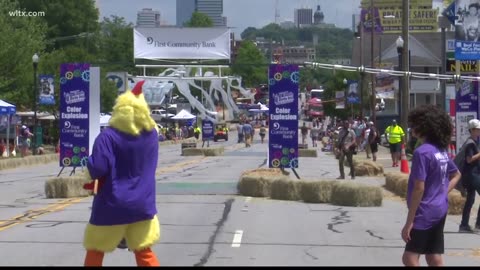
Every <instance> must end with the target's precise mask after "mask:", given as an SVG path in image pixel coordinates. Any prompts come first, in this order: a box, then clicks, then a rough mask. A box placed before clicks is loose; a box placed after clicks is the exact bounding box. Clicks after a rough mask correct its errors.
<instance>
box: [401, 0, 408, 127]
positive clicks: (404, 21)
mask: <svg viewBox="0 0 480 270" xmlns="http://www.w3.org/2000/svg"><path fill="white" fill-rule="evenodd" d="M409 15H410V0H403V1H402V38H403V42H404V43H403V51H402V66H403V70H404V71H405V74H404V75H403V78H402V80H403V85H402V86H403V89H400V91H402V100H401V101H402V113H401V116H400V123H401V126H402V129H403V130H404V132H407V128H408V112H409V110H410V83H409V78H410V76H409V75H410V74H409V73H410V62H409V60H410V59H409V58H410V57H409V55H410V53H409V52H410V48H409V46H408V43H409V42H408V32H409V27H410V25H409V21H408V20H409Z"/></svg>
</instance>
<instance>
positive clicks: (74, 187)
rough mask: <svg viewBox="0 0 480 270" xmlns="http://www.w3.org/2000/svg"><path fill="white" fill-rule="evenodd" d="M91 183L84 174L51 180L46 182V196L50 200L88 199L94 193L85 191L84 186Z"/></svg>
mask: <svg viewBox="0 0 480 270" xmlns="http://www.w3.org/2000/svg"><path fill="white" fill-rule="evenodd" d="M90 181H91V180H88V179H87V178H86V177H85V175H82V174H81V175H78V176H67V177H54V178H50V179H48V180H47V181H46V182H45V196H46V197H47V198H49V199H51V198H73V197H87V196H89V195H91V193H92V192H91V191H89V190H85V189H84V188H83V185H84V184H86V183H88V182H90Z"/></svg>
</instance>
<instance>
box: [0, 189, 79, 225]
mask: <svg viewBox="0 0 480 270" xmlns="http://www.w3.org/2000/svg"><path fill="white" fill-rule="evenodd" d="M85 198H87V197H81V198H70V199H66V200H62V201H59V202H56V203H54V204H51V205H49V206H47V207H44V208H40V209H33V210H28V211H26V212H25V213H24V214H23V215H19V216H15V217H13V218H10V219H8V220H5V221H3V222H1V223H0V231H3V230H6V229H8V228H11V227H13V226H15V225H19V224H22V223H25V222H27V221H31V220H33V219H35V218H37V217H39V216H42V215H45V214H48V213H52V212H57V211H60V210H62V209H64V208H66V207H67V206H70V205H72V204H74V203H77V202H79V201H81V200H83V199H85Z"/></svg>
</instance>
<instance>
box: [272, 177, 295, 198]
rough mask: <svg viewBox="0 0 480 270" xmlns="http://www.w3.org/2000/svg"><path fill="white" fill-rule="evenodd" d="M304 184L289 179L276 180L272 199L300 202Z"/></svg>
mask: <svg viewBox="0 0 480 270" xmlns="http://www.w3.org/2000/svg"><path fill="white" fill-rule="evenodd" d="M301 185H302V182H299V181H292V180H289V179H288V180H287V179H279V180H275V181H273V182H272V184H271V194H270V198H272V199H276V200H287V201H298V200H300V198H301V197H300V190H301Z"/></svg>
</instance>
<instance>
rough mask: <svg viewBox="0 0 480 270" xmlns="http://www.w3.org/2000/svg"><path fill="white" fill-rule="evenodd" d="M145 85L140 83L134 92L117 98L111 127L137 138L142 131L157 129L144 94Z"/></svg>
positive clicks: (128, 92) (110, 122)
mask: <svg viewBox="0 0 480 270" xmlns="http://www.w3.org/2000/svg"><path fill="white" fill-rule="evenodd" d="M144 83H145V81H140V82H138V83H137V84H136V85H135V87H134V88H133V90H132V91H126V92H125V93H123V94H121V95H120V96H118V97H117V100H116V101H115V106H113V112H112V118H110V121H109V122H108V123H109V125H110V126H111V127H113V128H116V129H118V130H120V131H122V132H125V133H127V134H131V135H135V136H137V135H139V134H140V133H141V132H142V131H151V130H153V129H154V128H157V124H156V123H155V121H154V120H153V119H152V117H151V116H150V108H149V107H148V104H147V102H146V101H145V97H144V96H143V93H142V87H143V84H144ZM157 132H158V130H157Z"/></svg>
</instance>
